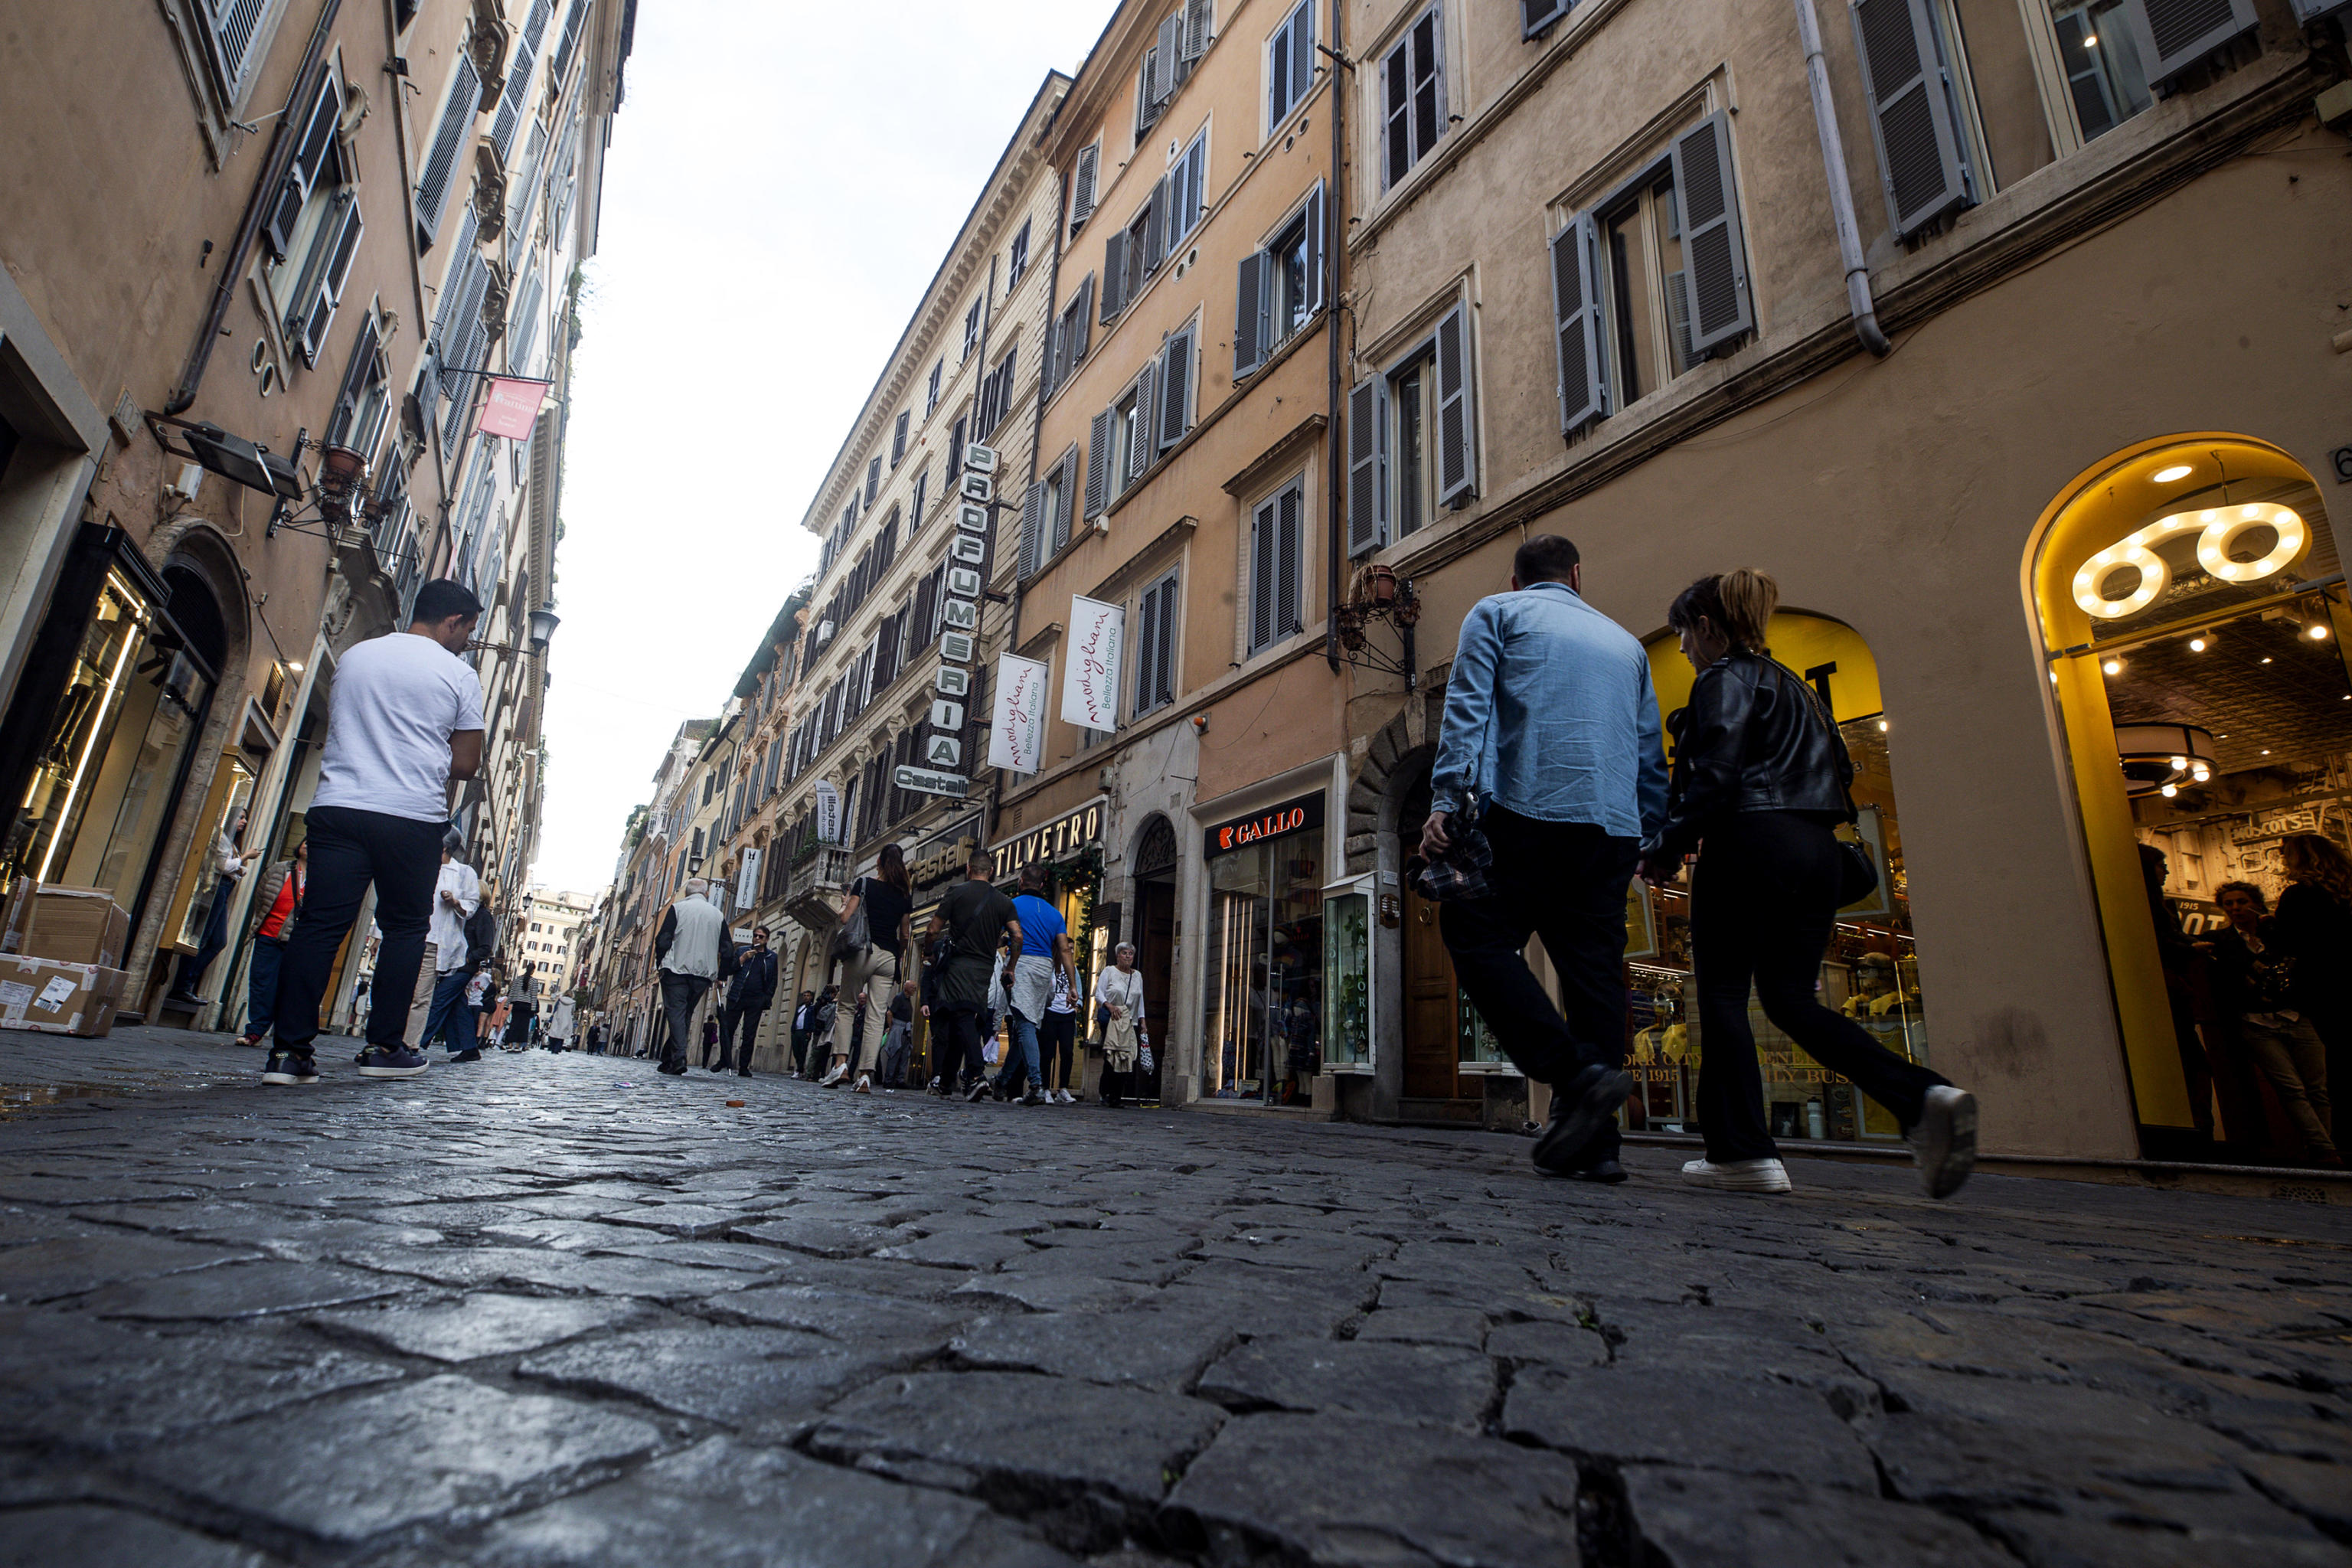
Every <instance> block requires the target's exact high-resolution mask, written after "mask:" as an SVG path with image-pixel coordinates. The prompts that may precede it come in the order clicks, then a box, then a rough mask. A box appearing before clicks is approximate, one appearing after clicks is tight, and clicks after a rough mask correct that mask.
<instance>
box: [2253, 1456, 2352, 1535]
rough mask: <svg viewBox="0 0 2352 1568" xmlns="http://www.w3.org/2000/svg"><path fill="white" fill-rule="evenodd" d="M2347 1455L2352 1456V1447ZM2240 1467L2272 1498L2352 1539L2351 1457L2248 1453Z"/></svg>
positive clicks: (2327, 1530)
mask: <svg viewBox="0 0 2352 1568" xmlns="http://www.w3.org/2000/svg"><path fill="white" fill-rule="evenodd" d="M2344 1456H2352V1449H2346V1450H2344ZM2238 1467H2239V1468H2240V1469H2241V1470H2242V1472H2243V1473H2244V1474H2245V1475H2246V1477H2247V1479H2250V1480H2252V1482H2253V1483H2254V1486H2255V1488H2256V1489H2258V1490H2260V1491H2261V1492H2262V1493H2263V1496H2265V1497H2267V1498H2269V1499H2270V1500H2272V1501H2273V1502H2275V1503H2278V1504H2281V1505H2282V1506H2284V1507H2286V1508H2290V1509H2293V1510H2294V1511H2295V1512H2297V1513H2299V1514H2302V1515H2303V1516H2304V1517H2305V1518H2306V1519H2309V1520H2310V1521H2313V1522H2314V1523H2315V1524H2317V1525H2318V1526H2319V1528H2320V1529H2322V1530H2324V1531H2326V1532H2327V1533H2328V1534H2330V1535H2332V1536H2334V1537H2335V1538H2336V1540H2338V1541H2346V1542H2352V1460H2347V1458H2345V1457H2339V1458H2338V1459H2337V1460H2336V1462H2334V1463H2328V1462H2326V1461H2322V1460H2315V1459H2301V1458H2290V1457H2288V1456H2286V1455H2284V1454H2249V1455H2247V1456H2246V1457H2245V1458H2242V1459H2241V1460H2239V1461H2238Z"/></svg>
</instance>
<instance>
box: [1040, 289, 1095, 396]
mask: <svg viewBox="0 0 2352 1568" xmlns="http://www.w3.org/2000/svg"><path fill="white" fill-rule="evenodd" d="M1094 310H1095V275H1094V274H1093V273H1091V272H1089V273H1087V276H1086V279H1085V280H1084V281H1082V282H1080V283H1079V285H1078V291H1077V292H1076V293H1075V294H1073V295H1071V296H1070V302H1069V304H1067V305H1066V306H1065V307H1063V310H1062V314H1061V316H1060V318H1059V319H1058V320H1056V321H1055V323H1054V341H1053V347H1052V350H1051V352H1050V353H1048V354H1047V355H1046V364H1045V378H1046V395H1048V396H1050V395H1052V390H1053V388H1055V387H1057V386H1063V385H1066V384H1068V382H1069V379H1070V375H1071V374H1072V373H1073V372H1074V371H1076V369H1077V367H1078V363H1079V362H1080V361H1082V360H1084V359H1085V358H1086V357H1087V347H1088V345H1089V340H1090V339H1091V337H1092V335H1093V332H1094Z"/></svg>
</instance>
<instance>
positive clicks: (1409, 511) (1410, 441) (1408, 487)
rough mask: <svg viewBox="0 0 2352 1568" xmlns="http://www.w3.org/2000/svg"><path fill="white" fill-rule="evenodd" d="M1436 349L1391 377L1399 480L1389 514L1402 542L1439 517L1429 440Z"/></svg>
mask: <svg viewBox="0 0 2352 1568" xmlns="http://www.w3.org/2000/svg"><path fill="white" fill-rule="evenodd" d="M1436 350H1437V346H1436V344H1435V343H1434V342H1432V343H1430V344H1429V345H1428V346H1426V347H1424V348H1423V349H1422V350H1421V352H1420V353H1416V354H1415V355H1414V356H1413V357H1412V359H1410V360H1408V361H1406V362H1405V363H1403V364H1402V365H1401V366H1399V367H1398V368H1397V369H1396V370H1394V371H1391V373H1390V374H1389V378H1388V384H1389V395H1388V405H1389V409H1390V415H1391V420H1392V422H1393V425H1392V433H1391V436H1390V438H1389V451H1390V453H1391V459H1390V463H1391V473H1392V474H1393V476H1394V481H1395V484H1394V490H1393V492H1392V496H1391V502H1390V509H1389V515H1390V516H1391V518H1393V519H1395V520H1396V533H1395V537H1397V538H1399V539H1402V538H1405V537H1406V536H1407V535H1409V534H1412V533H1415V532H1418V531H1420V529H1421V527H1422V525H1423V524H1424V523H1426V522H1428V521H1429V520H1430V519H1431V518H1433V517H1434V516H1436V515H1437V465H1436V463H1434V462H1433V461H1432V460H1431V458H1432V453H1431V451H1430V439H1429V437H1430V432H1431V431H1432V430H1433V428H1435V426H1436V423H1437V421H1436V413H1437V408H1436V401H1435V399H1436V394H1437V352H1436Z"/></svg>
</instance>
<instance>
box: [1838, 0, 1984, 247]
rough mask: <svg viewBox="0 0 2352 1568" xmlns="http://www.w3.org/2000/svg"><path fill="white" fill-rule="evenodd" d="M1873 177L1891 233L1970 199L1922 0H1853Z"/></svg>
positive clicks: (1946, 83)
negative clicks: (1874, 146)
mask: <svg viewBox="0 0 2352 1568" xmlns="http://www.w3.org/2000/svg"><path fill="white" fill-rule="evenodd" d="M1853 36H1854V43H1855V45H1856V47H1857V48H1856V52H1857V53H1858V54H1859V55H1860V56H1861V58H1862V82H1863V88H1864V91H1866V92H1867V93H1868V94H1869V95H1870V132H1871V137H1872V140H1874V141H1875V142H1877V143H1878V172H1879V184H1881V185H1882V186H1883V187H1884V188H1885V192H1886V216H1887V218H1888V220H1889V221H1890V222H1891V223H1892V224H1893V225H1894V226H1895V236H1896V237H1897V238H1901V237H1905V236H1907V235H1910V234H1913V233H1916V232H1917V231H1918V230H1919V229H1922V228H1924V227H1926V226H1927V225H1929V224H1931V223H1933V222H1935V221H1936V220H1937V218H1940V217H1942V216H1944V215H1945V214H1946V213H1948V212H1950V211H1951V210H1952V209H1953V208H1954V207H1960V206H1966V205H1969V200H1970V197H1969V184H1968V174H1967V170H1966V167H1965V164H1964V163H1963V160H1962V157H1961V153H1960V137H1959V124H1958V120H1957V119H1956V117H1955V116H1954V115H1953V112H1952V96H1951V85H1950V80H1949V78H1948V75H1947V74H1946V71H1945V68H1944V62H1943V50H1942V46H1941V44H1940V42H1939V40H1938V38H1937V32H1936V23H1935V20H1934V18H1933V17H1932V16H1930V15H1929V13H1928V10H1927V0H1853Z"/></svg>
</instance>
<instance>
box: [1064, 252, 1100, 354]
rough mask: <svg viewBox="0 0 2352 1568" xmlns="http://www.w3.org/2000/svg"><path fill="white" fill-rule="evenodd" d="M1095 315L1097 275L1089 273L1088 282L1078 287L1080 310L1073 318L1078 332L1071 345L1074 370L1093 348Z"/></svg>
mask: <svg viewBox="0 0 2352 1568" xmlns="http://www.w3.org/2000/svg"><path fill="white" fill-rule="evenodd" d="M1094 315H1095V275H1094V274H1093V273H1091V272H1089V273H1087V276H1086V281H1084V282H1082V283H1080V284H1079V285H1078V309H1077V312H1076V315H1075V317H1074V318H1073V321H1074V322H1075V324H1076V327H1077V329H1078V331H1077V337H1076V341H1075V342H1072V343H1071V345H1070V364H1071V366H1072V367H1073V368H1075V367H1076V365H1077V364H1078V363H1080V362H1081V361H1083V360H1084V359H1085V358H1086V357H1087V349H1088V348H1090V347H1091V346H1093V342H1094V331H1095V323H1094Z"/></svg>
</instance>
